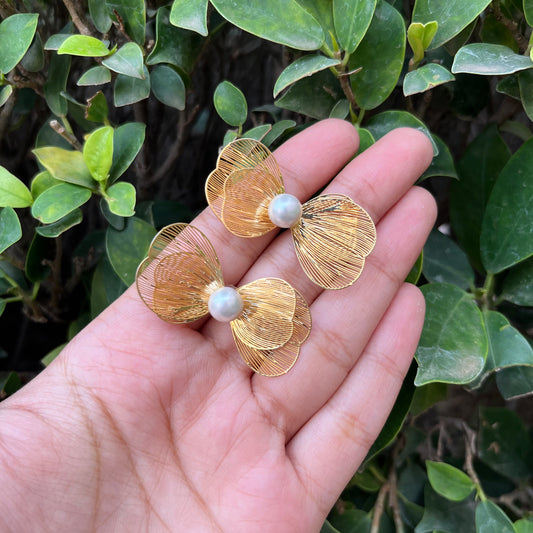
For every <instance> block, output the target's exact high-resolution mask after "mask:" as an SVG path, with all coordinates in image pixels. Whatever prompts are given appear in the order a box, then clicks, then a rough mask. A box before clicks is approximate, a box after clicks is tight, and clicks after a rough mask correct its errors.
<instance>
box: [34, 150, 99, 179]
mask: <svg viewBox="0 0 533 533" xmlns="http://www.w3.org/2000/svg"><path fill="white" fill-rule="evenodd" d="M33 153H34V155H35V156H36V157H37V159H38V160H39V163H41V165H43V167H45V168H46V170H48V172H50V174H52V176H53V177H54V178H56V179H58V180H60V181H66V182H67V183H73V184H74V185H81V186H82V187H87V188H88V189H92V188H93V187H95V186H96V182H95V181H94V180H93V178H92V177H91V173H90V171H89V169H88V168H87V165H86V164H85V161H84V159H83V154H82V153H81V152H78V151H75V150H64V149H63V148H57V147H55V146H43V147H41V148H35V149H34V150H33Z"/></svg>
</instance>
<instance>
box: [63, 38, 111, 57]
mask: <svg viewBox="0 0 533 533" xmlns="http://www.w3.org/2000/svg"><path fill="white" fill-rule="evenodd" d="M57 53H58V54H59V55H64V54H68V55H71V56H82V57H103V56H107V55H109V54H110V53H111V50H109V48H108V47H107V46H106V45H105V44H104V43H103V42H102V41H100V40H99V39H97V38H96V37H91V36H89V35H71V36H70V37H68V38H67V39H65V40H64V41H63V43H62V44H61V46H60V47H59V49H58V51H57Z"/></svg>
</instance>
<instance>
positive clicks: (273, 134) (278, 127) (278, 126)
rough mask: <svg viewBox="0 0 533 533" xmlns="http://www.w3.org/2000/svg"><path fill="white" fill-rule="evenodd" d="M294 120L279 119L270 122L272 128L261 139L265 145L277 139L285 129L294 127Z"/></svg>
mask: <svg viewBox="0 0 533 533" xmlns="http://www.w3.org/2000/svg"><path fill="white" fill-rule="evenodd" d="M294 126H296V122H294V120H280V121H279V122H276V123H274V124H272V129H271V130H270V131H269V132H268V133H267V134H266V135H265V136H264V138H263V140H262V141H261V142H262V143H263V144H264V145H265V146H270V145H271V144H272V143H273V142H274V141H276V140H277V139H279V138H280V137H281V136H282V135H283V134H284V133H285V132H286V131H287V130H289V129H291V128H294Z"/></svg>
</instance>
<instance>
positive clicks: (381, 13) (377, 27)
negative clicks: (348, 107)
mask: <svg viewBox="0 0 533 533" xmlns="http://www.w3.org/2000/svg"><path fill="white" fill-rule="evenodd" d="M405 33H406V31H405V24H404V21H403V17H402V16H401V15H400V13H398V11H396V9H394V8H393V7H392V6H391V5H390V4H388V3H387V2H380V3H379V4H378V6H377V8H376V11H375V12H374V17H373V18H372V22H371V23H370V27H369V28H368V31H367V32H366V35H365V37H364V38H363V40H362V41H361V44H360V45H359V46H358V47H357V50H355V52H354V53H353V54H352V55H351V56H350V61H349V65H350V69H352V70H353V69H358V68H361V69H362V70H361V71H360V72H357V73H356V74H353V75H352V76H351V84H352V89H353V92H354V95H355V100H356V101H357V103H358V104H359V106H360V107H361V108H362V109H374V108H375V107H377V106H379V105H380V104H382V103H383V102H384V101H385V100H386V99H387V98H388V96H389V95H390V93H391V92H392V90H393V89H394V87H395V86H396V83H397V81H398V78H399V77H400V73H401V70H402V67H403V63H404V57H405ZM376 50H379V54H376Z"/></svg>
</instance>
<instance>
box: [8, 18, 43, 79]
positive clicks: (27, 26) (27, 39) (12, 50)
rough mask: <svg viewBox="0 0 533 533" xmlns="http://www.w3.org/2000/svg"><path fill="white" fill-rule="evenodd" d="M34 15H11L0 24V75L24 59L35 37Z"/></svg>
mask: <svg viewBox="0 0 533 533" xmlns="http://www.w3.org/2000/svg"><path fill="white" fill-rule="evenodd" d="M38 18H39V15H37V14H34V13H27V14H26V13H22V14H16V15H11V16H10V17H7V18H6V19H5V20H3V21H2V23H1V24H0V43H3V44H4V45H5V46H3V47H2V54H0V73H3V74H7V73H8V72H10V71H11V70H13V69H14V68H15V66H16V65H17V63H18V62H19V61H20V60H21V59H22V58H23V57H24V54H25V53H26V51H27V50H28V48H29V47H30V45H31V42H32V40H33V36H34V35H35V30H36V29H37V19H38Z"/></svg>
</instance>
